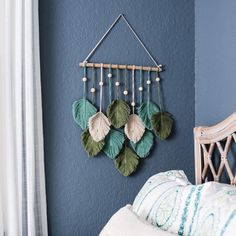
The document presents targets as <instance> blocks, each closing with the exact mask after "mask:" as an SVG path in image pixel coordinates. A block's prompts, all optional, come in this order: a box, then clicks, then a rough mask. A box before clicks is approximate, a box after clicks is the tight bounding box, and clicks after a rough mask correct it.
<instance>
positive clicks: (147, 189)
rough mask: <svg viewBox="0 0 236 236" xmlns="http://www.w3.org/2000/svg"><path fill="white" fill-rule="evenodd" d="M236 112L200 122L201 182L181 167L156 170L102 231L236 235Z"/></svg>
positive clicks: (109, 234)
mask: <svg viewBox="0 0 236 236" xmlns="http://www.w3.org/2000/svg"><path fill="white" fill-rule="evenodd" d="M235 133H236V113H233V114H232V115H230V116H229V117H228V118H226V119H225V120H224V121H222V122H220V123H218V124H216V125H214V126H211V127H206V126H200V127H195V128H194V156H195V157H194V160H195V179H196V185H192V184H191V183H190V182H189V181H188V178H187V176H186V175H185V174H184V172H183V171H181V170H170V171H167V172H162V173H158V174H156V175H154V176H151V177H150V178H149V179H148V180H147V182H146V183H145V184H144V186H143V187H142V189H141V190H140V191H139V193H138V194H137V196H136V198H135V200H134V202H133V204H132V205H127V206H125V207H123V208H121V209H120V210H119V211H118V212H117V213H115V214H114V215H113V217H112V218H111V219H110V220H109V222H108V223H107V225H106V226H105V227H104V229H103V230H102V232H101V233H100V235H101V236H133V235H134V236H139V235H140V236H141V235H144V236H145V235H148V236H168V235H169V236H170V235H184V236H185V235H186V236H235V235H236V188H235V185H236V177H235V175H234V169H235V157H236V155H234V151H233V152H232V151H231V149H233V146H234V145H235V143H236V134H235Z"/></svg>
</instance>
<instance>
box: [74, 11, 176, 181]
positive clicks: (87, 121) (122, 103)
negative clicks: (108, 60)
mask: <svg viewBox="0 0 236 236" xmlns="http://www.w3.org/2000/svg"><path fill="white" fill-rule="evenodd" d="M119 19H123V20H124V21H125V23H126V25H127V26H128V28H129V29H130V30H131V32H132V33H133V34H134V36H135V38H136V39H137V40H138V42H139V43H140V44H141V46H142V47H143V48H144V50H145V51H146V53H147V54H148V56H149V57H150V58H151V60H152V61H153V63H154V64H155V67H149V66H136V65H116V64H105V63H91V62H88V60H89V58H90V57H91V56H92V54H93V53H94V52H95V51H96V49H97V48H98V47H99V45H100V44H101V43H102V42H103V40H104V39H105V37H106V36H107V35H108V34H109V32H110V31H111V29H112V28H113V27H114V26H115V25H116V23H117V22H118V20H119ZM80 66H81V67H82V68H83V78H82V82H83V98H82V99H79V100H78V101H75V102H74V103H73V105H72V113H73V118H74V120H75V122H76V123H77V124H78V125H79V126H80V127H81V128H82V130H83V132H82V134H81V142H82V145H83V147H84V149H85V151H86V152H87V154H88V156H90V157H94V156H96V155H98V154H99V153H100V152H104V153H105V154H106V155H107V156H108V157H109V158H110V159H111V160H113V162H114V164H115V167H116V168H117V170H118V171H119V172H120V173H121V174H122V175H124V176H129V175H130V174H132V173H133V172H134V171H135V170H136V168H137V166H138V163H139V161H140V159H142V158H145V157H147V156H148V155H149V153H150V150H151V148H152V147H153V145H154V136H156V137H158V138H159V139H160V140H164V139H167V138H168V137H169V135H170V133H171V130H172V126H173V118H172V115H171V114H170V113H168V112H167V111H165V110H164V107H163V102H162V93H161V80H160V72H161V71H162V65H159V64H158V63H157V62H156V60H155V59H154V58H153V57H152V55H151V53H150V52H149V51H148V49H147V48H146V46H145V45H144V44H143V42H142V41H141V39H140V38H139V36H138V35H137V34H136V32H135V31H134V29H133V28H132V26H131V25H130V23H129V22H128V21H127V19H126V18H125V17H124V15H122V14H121V15H119V16H118V17H117V18H116V20H115V21H114V22H113V23H112V25H111V26H110V28H109V29H108V30H107V31H106V33H105V34H104V35H103V37H102V38H101V39H100V40H99V42H98V43H97V44H96V46H95V47H94V48H93V49H92V50H91V52H90V53H89V54H88V56H87V57H86V58H85V60H84V61H83V62H81V63H80ZM88 69H91V70H92V73H91V79H90V80H88V71H87V70H88ZM97 70H99V73H100V76H99V81H98V79H97V76H96V75H97ZM129 71H131V78H130V76H129V75H130V73H129ZM144 71H146V72H147V73H146V74H147V79H146V81H145V76H144ZM121 72H122V73H121ZM105 73H107V74H105ZM153 73H155V79H154V81H153V79H152V77H153V76H152V74H153ZM104 74H105V75H104ZM122 75H123V76H122ZM153 82H154V83H156V92H157V96H158V103H159V104H158V105H157V104H155V103H154V102H152V101H151V100H150V97H151V96H150V91H151V89H150V87H151V86H152V85H153V84H154V83H153ZM136 85H138V91H136V89H135V88H136ZM130 87H131V91H129V88H130ZM97 88H99V89H98V91H97ZM104 90H107V91H104ZM144 90H146V92H147V93H146V97H144V96H143V92H144ZM88 91H89V92H90V93H91V101H89V100H88ZM104 92H108V93H106V94H108V95H109V105H108V106H107V108H106V109H105V107H104ZM95 93H99V107H98V108H97V107H96V106H95V105H94V104H95ZM136 98H138V99H136ZM136 100H139V101H136Z"/></svg>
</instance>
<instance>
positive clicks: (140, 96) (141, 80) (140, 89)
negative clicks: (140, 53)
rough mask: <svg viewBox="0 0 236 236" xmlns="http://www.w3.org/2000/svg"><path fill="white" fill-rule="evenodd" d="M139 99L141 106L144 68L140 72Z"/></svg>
mask: <svg viewBox="0 0 236 236" xmlns="http://www.w3.org/2000/svg"><path fill="white" fill-rule="evenodd" d="M139 73H140V74H139V76H140V77H139V88H138V90H139V99H140V104H141V103H142V102H143V70H142V67H141V69H140V71H139Z"/></svg>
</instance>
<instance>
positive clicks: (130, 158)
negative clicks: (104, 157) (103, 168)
mask: <svg viewBox="0 0 236 236" xmlns="http://www.w3.org/2000/svg"><path fill="white" fill-rule="evenodd" d="M114 163H115V166H116V169H117V170H118V171H119V172H120V173H121V174H122V175H124V176H129V175H131V174H132V173H133V172H134V171H135V170H136V168H137V166H138V163H139V159H138V156H137V155H136V154H135V153H134V152H133V151H132V150H131V149H130V148H128V147H124V148H123V149H122V150H121V152H120V154H119V156H118V157H117V158H116V159H115V160H114Z"/></svg>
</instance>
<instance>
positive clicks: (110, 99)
mask: <svg viewBox="0 0 236 236" xmlns="http://www.w3.org/2000/svg"><path fill="white" fill-rule="evenodd" d="M111 78H112V73H111V64H110V65H109V72H108V80H109V102H110V103H111V101H112V84H111V83H112V81H111Z"/></svg>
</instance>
